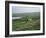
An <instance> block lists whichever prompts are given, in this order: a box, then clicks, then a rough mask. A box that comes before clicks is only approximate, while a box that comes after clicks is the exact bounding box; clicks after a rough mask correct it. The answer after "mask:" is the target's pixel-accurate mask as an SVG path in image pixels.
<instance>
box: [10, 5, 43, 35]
mask: <svg viewBox="0 0 46 38" xmlns="http://www.w3.org/2000/svg"><path fill="white" fill-rule="evenodd" d="M12 6H23V7H40V30H37V31H13V32H12ZM9 33H10V34H11V35H13V34H32V33H43V6H42V5H24V4H9Z"/></svg>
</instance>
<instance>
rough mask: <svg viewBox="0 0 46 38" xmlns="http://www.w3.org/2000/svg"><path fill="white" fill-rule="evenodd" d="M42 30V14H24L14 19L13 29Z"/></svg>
mask: <svg viewBox="0 0 46 38" xmlns="http://www.w3.org/2000/svg"><path fill="white" fill-rule="evenodd" d="M26 30H40V16H29V15H28V16H24V17H22V18H21V19H15V20H12V31H26Z"/></svg>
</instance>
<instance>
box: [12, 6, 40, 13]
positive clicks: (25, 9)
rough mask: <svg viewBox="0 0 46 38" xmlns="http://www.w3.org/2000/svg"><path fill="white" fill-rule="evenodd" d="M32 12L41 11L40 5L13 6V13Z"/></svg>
mask: <svg viewBox="0 0 46 38" xmlns="http://www.w3.org/2000/svg"><path fill="white" fill-rule="evenodd" d="M29 12H30V13H32V12H40V8H39V7H20V6H12V13H29Z"/></svg>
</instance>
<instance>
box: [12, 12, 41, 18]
mask: <svg viewBox="0 0 46 38" xmlns="http://www.w3.org/2000/svg"><path fill="white" fill-rule="evenodd" d="M23 16H40V12H32V13H15V14H12V17H23Z"/></svg>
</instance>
